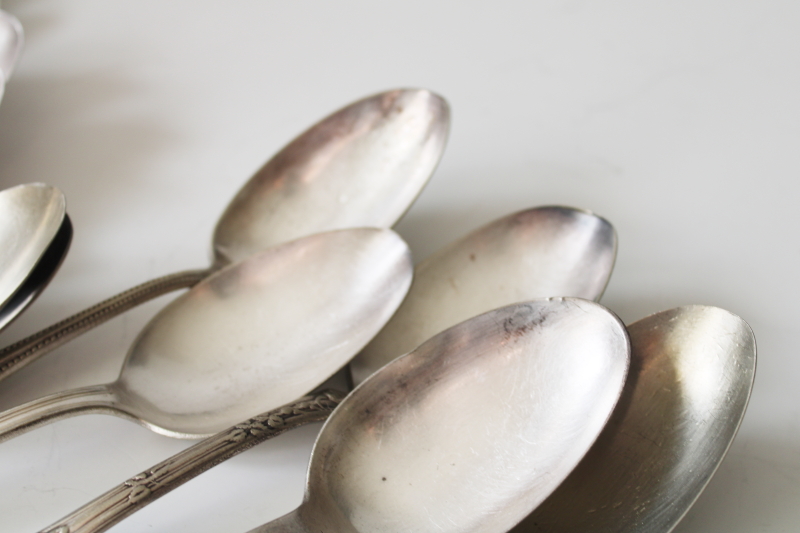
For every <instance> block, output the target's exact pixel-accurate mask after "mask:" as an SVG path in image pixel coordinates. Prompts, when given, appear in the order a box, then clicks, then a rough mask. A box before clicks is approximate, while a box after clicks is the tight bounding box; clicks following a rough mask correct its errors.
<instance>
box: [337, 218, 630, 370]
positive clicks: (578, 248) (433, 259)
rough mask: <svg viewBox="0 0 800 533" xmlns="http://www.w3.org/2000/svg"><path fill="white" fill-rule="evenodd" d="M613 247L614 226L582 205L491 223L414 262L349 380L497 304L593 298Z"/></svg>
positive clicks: (608, 270) (600, 286)
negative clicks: (395, 305)
mask: <svg viewBox="0 0 800 533" xmlns="http://www.w3.org/2000/svg"><path fill="white" fill-rule="evenodd" d="M616 252H617V238H616V233H615V232H614V228H613V227H612V226H611V224H609V223H608V221H606V220H605V219H603V218H600V217H598V216H596V215H594V214H592V213H590V212H588V211H581V210H578V209H572V208H569V207H538V208H534V209H528V210H526V211H521V212H519V213H514V214H512V215H508V216H506V217H503V218H500V219H498V220H496V221H494V222H491V223H489V224H487V225H486V226H483V227H482V228H480V229H477V230H475V231H473V232H472V233H470V234H469V235H467V236H465V237H463V238H461V239H459V240H458V241H456V242H454V243H452V244H450V245H449V246H447V247H445V248H443V249H442V250H440V251H438V252H436V253H434V254H433V255H431V256H430V257H428V258H427V259H425V260H424V261H422V262H420V263H419V264H418V265H417V266H416V267H415V269H414V281H413V282H412V284H411V289H410V290H409V293H408V296H407V297H406V299H405V300H404V301H403V303H402V305H401V306H400V308H399V309H398V310H397V313H395V315H394V316H393V317H392V319H391V320H390V321H389V323H388V324H386V327H384V328H383V329H382V330H381V332H380V333H379V334H378V335H377V336H376V337H375V338H374V339H373V340H372V341H370V343H369V344H368V345H367V346H366V347H365V348H364V350H363V351H362V352H361V353H360V354H359V355H358V356H356V358H355V359H354V360H353V361H352V362H351V363H350V370H351V373H352V377H353V381H354V382H355V383H361V382H362V381H363V380H364V379H366V378H367V377H368V376H369V375H371V374H372V373H374V372H375V371H376V370H378V369H379V368H380V367H382V366H383V365H385V364H386V363H388V362H389V361H391V360H393V359H395V358H396V357H399V356H400V355H403V354H404V353H406V352H408V351H410V350H413V349H414V348H415V347H417V346H419V344H420V343H422V342H423V341H425V340H426V339H428V338H430V337H431V336H433V335H434V334H436V333H438V332H440V331H442V330H444V329H446V328H448V327H450V326H452V325H454V324H457V323H459V322H461V321H463V320H466V319H467V318H469V317H471V316H475V315H477V314H479V313H483V312H486V311H488V310H490V309H494V308H496V307H500V306H503V305H509V304H512V303H515V302H520V301H524V300H531V299H534V298H542V297H546V296H574V297H578V298H584V299H587V300H598V299H599V298H600V296H601V295H602V294H603V291H604V290H605V287H606V285H607V284H608V279H609V277H610V276H611V271H612V269H613V267H614V258H615V257H616Z"/></svg>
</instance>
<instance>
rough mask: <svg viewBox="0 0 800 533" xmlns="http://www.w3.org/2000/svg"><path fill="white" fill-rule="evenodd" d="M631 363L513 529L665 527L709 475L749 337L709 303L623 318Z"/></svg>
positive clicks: (730, 418) (722, 444) (721, 448)
mask: <svg viewBox="0 0 800 533" xmlns="http://www.w3.org/2000/svg"><path fill="white" fill-rule="evenodd" d="M628 333H629V334H630V338H631V348H632V352H631V370H630V373H629V375H628V379H627V382H626V384H625V390H624V392H623V394H622V398H621V399H620V402H619V404H618V405H617V407H616V409H615V411H614V414H613V415H612V416H611V419H610V421H609V423H608V424H607V425H606V428H605V429H604V430H603V432H602V433H601V434H600V437H599V438H598V439H597V442H596V443H595V444H594V446H593V447H592V449H591V450H590V451H589V453H588V454H587V455H586V457H585V458H584V459H583V461H582V462H581V463H580V464H579V465H578V467H577V468H576V469H575V471H574V472H573V473H572V474H570V476H569V477H568V478H567V479H566V481H565V482H564V483H563V484H562V485H561V486H560V487H559V488H558V489H557V490H556V491H555V492H554V493H553V494H552V496H550V497H549V498H548V499H547V500H545V502H544V503H543V504H542V505H541V506H539V507H538V508H537V509H536V510H535V511H534V512H533V513H532V514H531V515H530V516H529V517H528V518H527V519H526V520H525V521H524V522H522V523H521V524H520V525H519V526H518V527H516V528H515V529H514V532H515V533H523V532H524V533H534V532H544V531H546V532H549V533H561V532H563V533H567V532H569V533H577V532H581V533H584V532H586V531H591V532H593V533H612V532H613V533H634V532H636V533H667V532H669V531H672V529H673V528H674V527H675V526H676V525H677V523H678V522H679V521H680V519H681V518H683V516H684V515H685V514H686V512H687V511H688V510H689V508H690V507H691V506H692V504H693V503H694V502H695V500H696V499H697V498H698V496H699V495H700V493H701V492H702V491H703V489H704V488H705V486H706V484H707V483H708V482H709V480H710V479H711V476H713V475H714V472H715V471H716V470H717V467H718V466H719V464H720V462H721V461H722V459H723V457H724V456H725V453H726V452H727V451H728V447H729V446H730V444H731V441H732V440H733V437H734V435H735V434H736V430H737V429H738V427H739V424H740V423H741V421H742V417H743V416H744V412H745V408H746V407H747V402H748V399H749V397H750V391H751V389H752V386H753V378H754V376H755V367H756V344H755V338H754V337H753V332H752V331H751V330H750V328H749V327H748V325H747V324H746V323H745V322H744V321H743V320H742V319H741V318H739V317H737V316H735V315H733V314H731V313H729V312H727V311H724V310H722V309H718V308H715V307H705V306H689V307H679V308H677V309H671V310H669V311H664V312H661V313H658V314H655V315H652V316H649V317H647V318H644V319H642V320H640V321H638V322H635V323H634V324H631V325H630V326H628Z"/></svg>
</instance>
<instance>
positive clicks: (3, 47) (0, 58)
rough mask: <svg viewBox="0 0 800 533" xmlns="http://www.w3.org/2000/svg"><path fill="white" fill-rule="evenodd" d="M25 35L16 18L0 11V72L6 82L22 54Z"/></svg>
mask: <svg viewBox="0 0 800 533" xmlns="http://www.w3.org/2000/svg"><path fill="white" fill-rule="evenodd" d="M24 42H25V34H24V32H23V31H22V24H20V23H19V20H17V17H15V16H13V15H11V14H10V13H7V12H5V11H3V10H0V72H2V75H3V79H4V81H8V78H10V77H11V74H12V73H13V72H14V67H16V66H17V60H19V55H20V53H22V46H23V44H24Z"/></svg>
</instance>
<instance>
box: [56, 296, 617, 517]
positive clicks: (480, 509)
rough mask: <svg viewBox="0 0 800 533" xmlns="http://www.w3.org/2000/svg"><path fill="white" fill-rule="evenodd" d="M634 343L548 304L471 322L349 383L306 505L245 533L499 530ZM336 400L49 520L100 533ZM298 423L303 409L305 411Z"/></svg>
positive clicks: (590, 307)
mask: <svg viewBox="0 0 800 533" xmlns="http://www.w3.org/2000/svg"><path fill="white" fill-rule="evenodd" d="M629 350H630V348H629V344H628V340H627V335H626V333H625V329H624V327H623V326H622V324H621V323H620V322H619V320H618V319H617V318H616V317H615V316H614V315H612V314H611V313H610V312H608V311H607V310H606V309H605V308H603V307H601V306H599V305H597V304H595V303H592V302H589V301H586V300H579V299H569V298H565V299H562V298H557V299H548V300H537V301H532V302H526V303H521V304H516V305H513V306H508V307H505V308H501V309H497V310H494V311H491V312H489V313H486V314H484V315H481V316H478V317H474V318H472V319H470V320H468V321H466V322H463V323H461V324H459V325H456V326H454V327H452V328H450V329H448V330H446V331H444V332H442V333H440V334H439V335H436V336H435V337H434V338H432V339H430V340H428V341H427V342H425V343H424V344H423V345H422V346H420V347H419V348H417V349H416V350H414V351H413V352H412V353H410V354H408V355H406V356H404V357H401V358H400V359H398V360H396V361H394V362H392V363H391V364H389V365H387V366H386V367H384V368H382V369H381V370H380V371H379V372H377V373H376V374H374V375H373V376H372V377H370V378H369V379H368V380H366V381H365V382H364V383H362V384H361V385H360V386H359V387H358V388H356V389H355V390H354V391H353V392H352V393H351V394H350V395H349V396H348V397H347V398H346V399H345V400H344V401H343V402H342V403H341V405H340V406H339V407H338V408H337V409H336V410H335V411H334V413H333V415H331V417H330V419H329V420H328V421H327V422H326V424H325V426H324V427H323V429H322V431H321V433H320V434H319V436H318V438H317V442H316V444H315V446H314V451H313V452H312V455H311V464H310V466H309V471H308V484H307V488H306V497H305V498H304V501H303V503H302V505H301V506H300V507H299V508H298V509H297V510H296V511H294V512H292V513H290V514H288V515H286V516H284V517H282V518H280V519H278V520H276V521H274V522H271V523H269V524H266V525H264V526H261V527H259V528H256V529H255V530H253V531H254V532H260V533H266V532H269V531H284V532H286V531H291V532H294V533H299V532H306V533H316V532H319V531H341V532H344V531H350V532H356V531H358V532H364V533H366V532H370V533H372V532H378V531H417V532H428V531H430V532H437V533H438V532H441V531H446V532H453V533H455V532H465V533H466V532H476V533H477V532H486V533H488V532H496V533H501V532H503V531H507V530H508V529H509V528H511V527H512V526H513V525H514V524H516V523H517V522H518V521H519V520H521V519H522V518H523V517H524V516H525V515H527V514H528V513H529V512H530V510H531V509H533V508H534V507H535V506H536V505H538V504H539V503H540V502H541V501H542V500H543V499H544V498H546V497H547V496H548V495H549V494H550V493H551V492H552V491H553V490H554V489H555V488H556V487H557V486H558V485H559V483H561V481H562V480H563V479H564V478H565V477H566V476H567V474H568V473H569V472H570V471H571V470H572V469H573V468H574V467H575V465H576V464H577V463H578V462H579V461H580V459H581V457H583V455H584V454H585V453H586V450H587V449H588V448H589V447H590V446H591V444H592V442H594V440H595V439H596V437H597V435H598V433H599V432H600V430H601V429H602V427H603V425H604V424H605V422H606V421H607V420H608V416H609V414H610V413H611V410H612V409H613V407H614V404H615V403H616V402H617V399H618V398H619V394H620V392H621V388H622V385H623V382H624V379H625V374H626V372H627V368H628V359H629ZM336 401H337V398H336V397H335V396H333V395H323V396H322V397H321V398H317V399H312V400H306V401H305V403H304V404H303V405H302V406H300V408H299V409H298V408H296V407H293V406H289V407H286V408H283V409H280V410H277V411H273V412H271V413H265V414H263V415H261V416H259V417H256V418H254V419H250V420H248V421H246V422H244V423H242V424H238V425H237V426H234V427H232V428H230V429H228V430H227V431H225V432H222V433H220V434H218V435H215V436H214V437H212V438H210V439H208V440H206V441H204V442H201V443H199V444H197V445H196V446H194V447H192V448H189V449H187V450H185V451H184V452H181V453H180V454H178V455H176V456H175V457H173V458H171V459H169V460H167V461H165V462H163V463H161V464H160V465H158V466H156V467H154V468H151V469H149V470H148V471H146V472H144V473H143V474H141V475H139V476H136V477H134V478H133V479H131V480H129V481H128V482H126V483H125V484H123V485H121V486H120V487H118V488H116V489H114V490H112V491H111V492H109V493H107V494H106V495H104V496H101V497H100V498H98V499H97V500H95V501H94V502H92V503H91V504H89V505H87V506H85V507H84V508H83V509H81V510H79V511H76V512H75V513H73V514H71V515H70V516H68V517H66V518H65V519H64V520H62V521H60V522H58V523H56V524H54V525H53V526H50V527H49V528H47V529H46V530H45V531H47V532H48V533H56V532H58V533H62V532H67V531H68V532H69V533H99V532H101V531H105V530H106V529H108V528H109V527H111V526H112V525H114V524H115V523H117V522H118V521H119V520H121V519H122V518H124V517H125V516H127V515H129V514H130V513H132V512H133V511H135V510H136V509H138V508H139V507H141V506H142V505H144V504H145V503H148V502H150V501H152V500H153V499H155V498H158V497H160V496H162V495H163V494H165V493H167V492H169V491H170V490H172V489H174V488H176V487H177V486H179V485H180V484H182V483H184V482H185V481H187V480H188V479H190V478H191V477H193V476H195V475H197V474H199V473H200V472H203V471H204V470H206V469H208V468H210V467H212V466H214V465H215V464H217V463H219V462H220V461H222V460H224V459H226V458H228V457H231V456H233V455H235V454H236V453H239V452H241V451H243V450H245V449H247V448H249V447H250V446H252V445H253V444H256V443H257V442H260V441H262V440H265V439H266V438H268V437H270V436H272V435H273V434H275V433H279V432H280V431H281V428H283V427H284V424H285V420H287V419H288V420H290V421H291V420H292V419H293V418H295V417H297V418H299V417H302V416H304V415H303V411H306V412H308V411H314V410H323V411H328V410H330V408H331V405H332V404H333V403H335V402H336ZM306 416H307V415H306Z"/></svg>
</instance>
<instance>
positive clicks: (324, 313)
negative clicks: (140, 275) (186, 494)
mask: <svg viewBox="0 0 800 533" xmlns="http://www.w3.org/2000/svg"><path fill="white" fill-rule="evenodd" d="M411 270H412V269H411V259H410V254H409V251H408V247H407V246H406V244H405V243H404V242H403V241H402V239H400V237H398V236H397V234H395V233H394V232H392V231H391V230H388V229H369V228H362V229H352V230H339V231H334V232H329V233H323V234H317V235H312V236H309V237H304V238H301V239H298V240H296V241H292V242H289V243H286V244H283V245H280V246H277V247H274V248H270V249H268V250H265V251H263V252H261V253H259V254H255V255H253V256H251V257H249V258H248V259H246V260H244V261H241V262H239V263H235V264H233V265H230V266H228V267H226V268H223V269H222V270H220V271H219V272H217V273H215V274H214V275H212V276H209V277H208V278H207V279H205V280H203V281H202V282H200V283H198V284H197V285H195V286H194V287H193V288H192V289H191V290H190V291H189V292H187V293H186V294H183V295H182V296H181V297H179V298H177V299H176V300H174V301H173V302H171V303H170V304H169V305H168V306H167V307H165V308H164V309H163V310H162V311H161V312H160V313H158V314H157V315H156V316H155V317H154V318H153V319H152V320H151V321H150V322H149V323H148V324H147V325H146V326H145V328H144V329H143V330H142V332H141V333H140V334H139V336H138V337H137V339H136V341H135V342H134V344H133V346H132V347H131V349H130V351H129V352H128V356H127V359H126V360H125V364H124V365H123V368H122V371H121V373H120V376H119V378H118V379H117V381H116V382H114V383H111V384H108V385H98V386H90V387H83V388H79V389H75V390H72V391H66V392H59V393H56V394H52V395H49V396H45V397H43V398H40V399H38V400H34V401H32V402H29V403H27V404H24V405H21V406H19V407H15V408H13V409H9V410H8V411H5V412H4V413H2V414H0V441H1V440H5V439H8V438H11V437H14V436H16V435H17V434H20V433H22V432H24V431H27V430H29V429H32V428H34V427H37V426H39V425H42V424H45V423H48V422H52V421H54V420H57V419H60V418H65V417H68V416H74V415H79V414H88V413H92V412H104V413H108V414H114V415H117V416H120V417H123V418H129V419H132V420H134V421H136V422H138V423H140V424H141V425H143V426H145V427H147V428H149V429H151V430H153V431H155V432H157V433H161V434H164V435H168V436H172V437H182V438H196V437H201V436H207V435H211V434H213V433H215V432H217V431H220V430H221V429H223V428H225V427H227V426H229V425H230V424H232V423H234V422H235V421H236V420H241V419H243V418H245V417H246V416H248V415H252V414H253V413H257V412H260V411H262V410H264V409H273V408H275V407H278V406H280V405H282V404H284V403H286V402H288V401H290V400H292V399H295V398H297V397H298V396H300V395H302V394H304V393H306V392H308V391H309V390H311V389H313V388H314V387H316V386H317V385H319V384H320V383H322V382H323V381H325V380H326V379H327V378H328V377H329V376H330V375H332V374H333V373H334V372H335V371H336V370H338V369H339V368H341V367H342V366H343V365H344V364H345V363H346V362H347V361H348V360H349V359H350V358H351V357H352V356H353V354H354V353H356V352H357V351H358V350H359V349H361V348H362V347H363V346H364V344H366V342H367V341H368V340H369V339H370V338H372V336H373V335H375V333H376V332H377V331H378V330H379V329H380V328H381V327H382V326H383V325H384V324H385V323H386V321H387V320H388V319H389V317H390V316H391V315H392V313H393V312H394V311H395V309H396V308H397V306H398V305H399V304H400V301H401V300H402V298H403V296H404V295H405V293H406V291H407V290H408V286H409V284H410V282H411ZM309 332H312V333H309Z"/></svg>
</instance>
